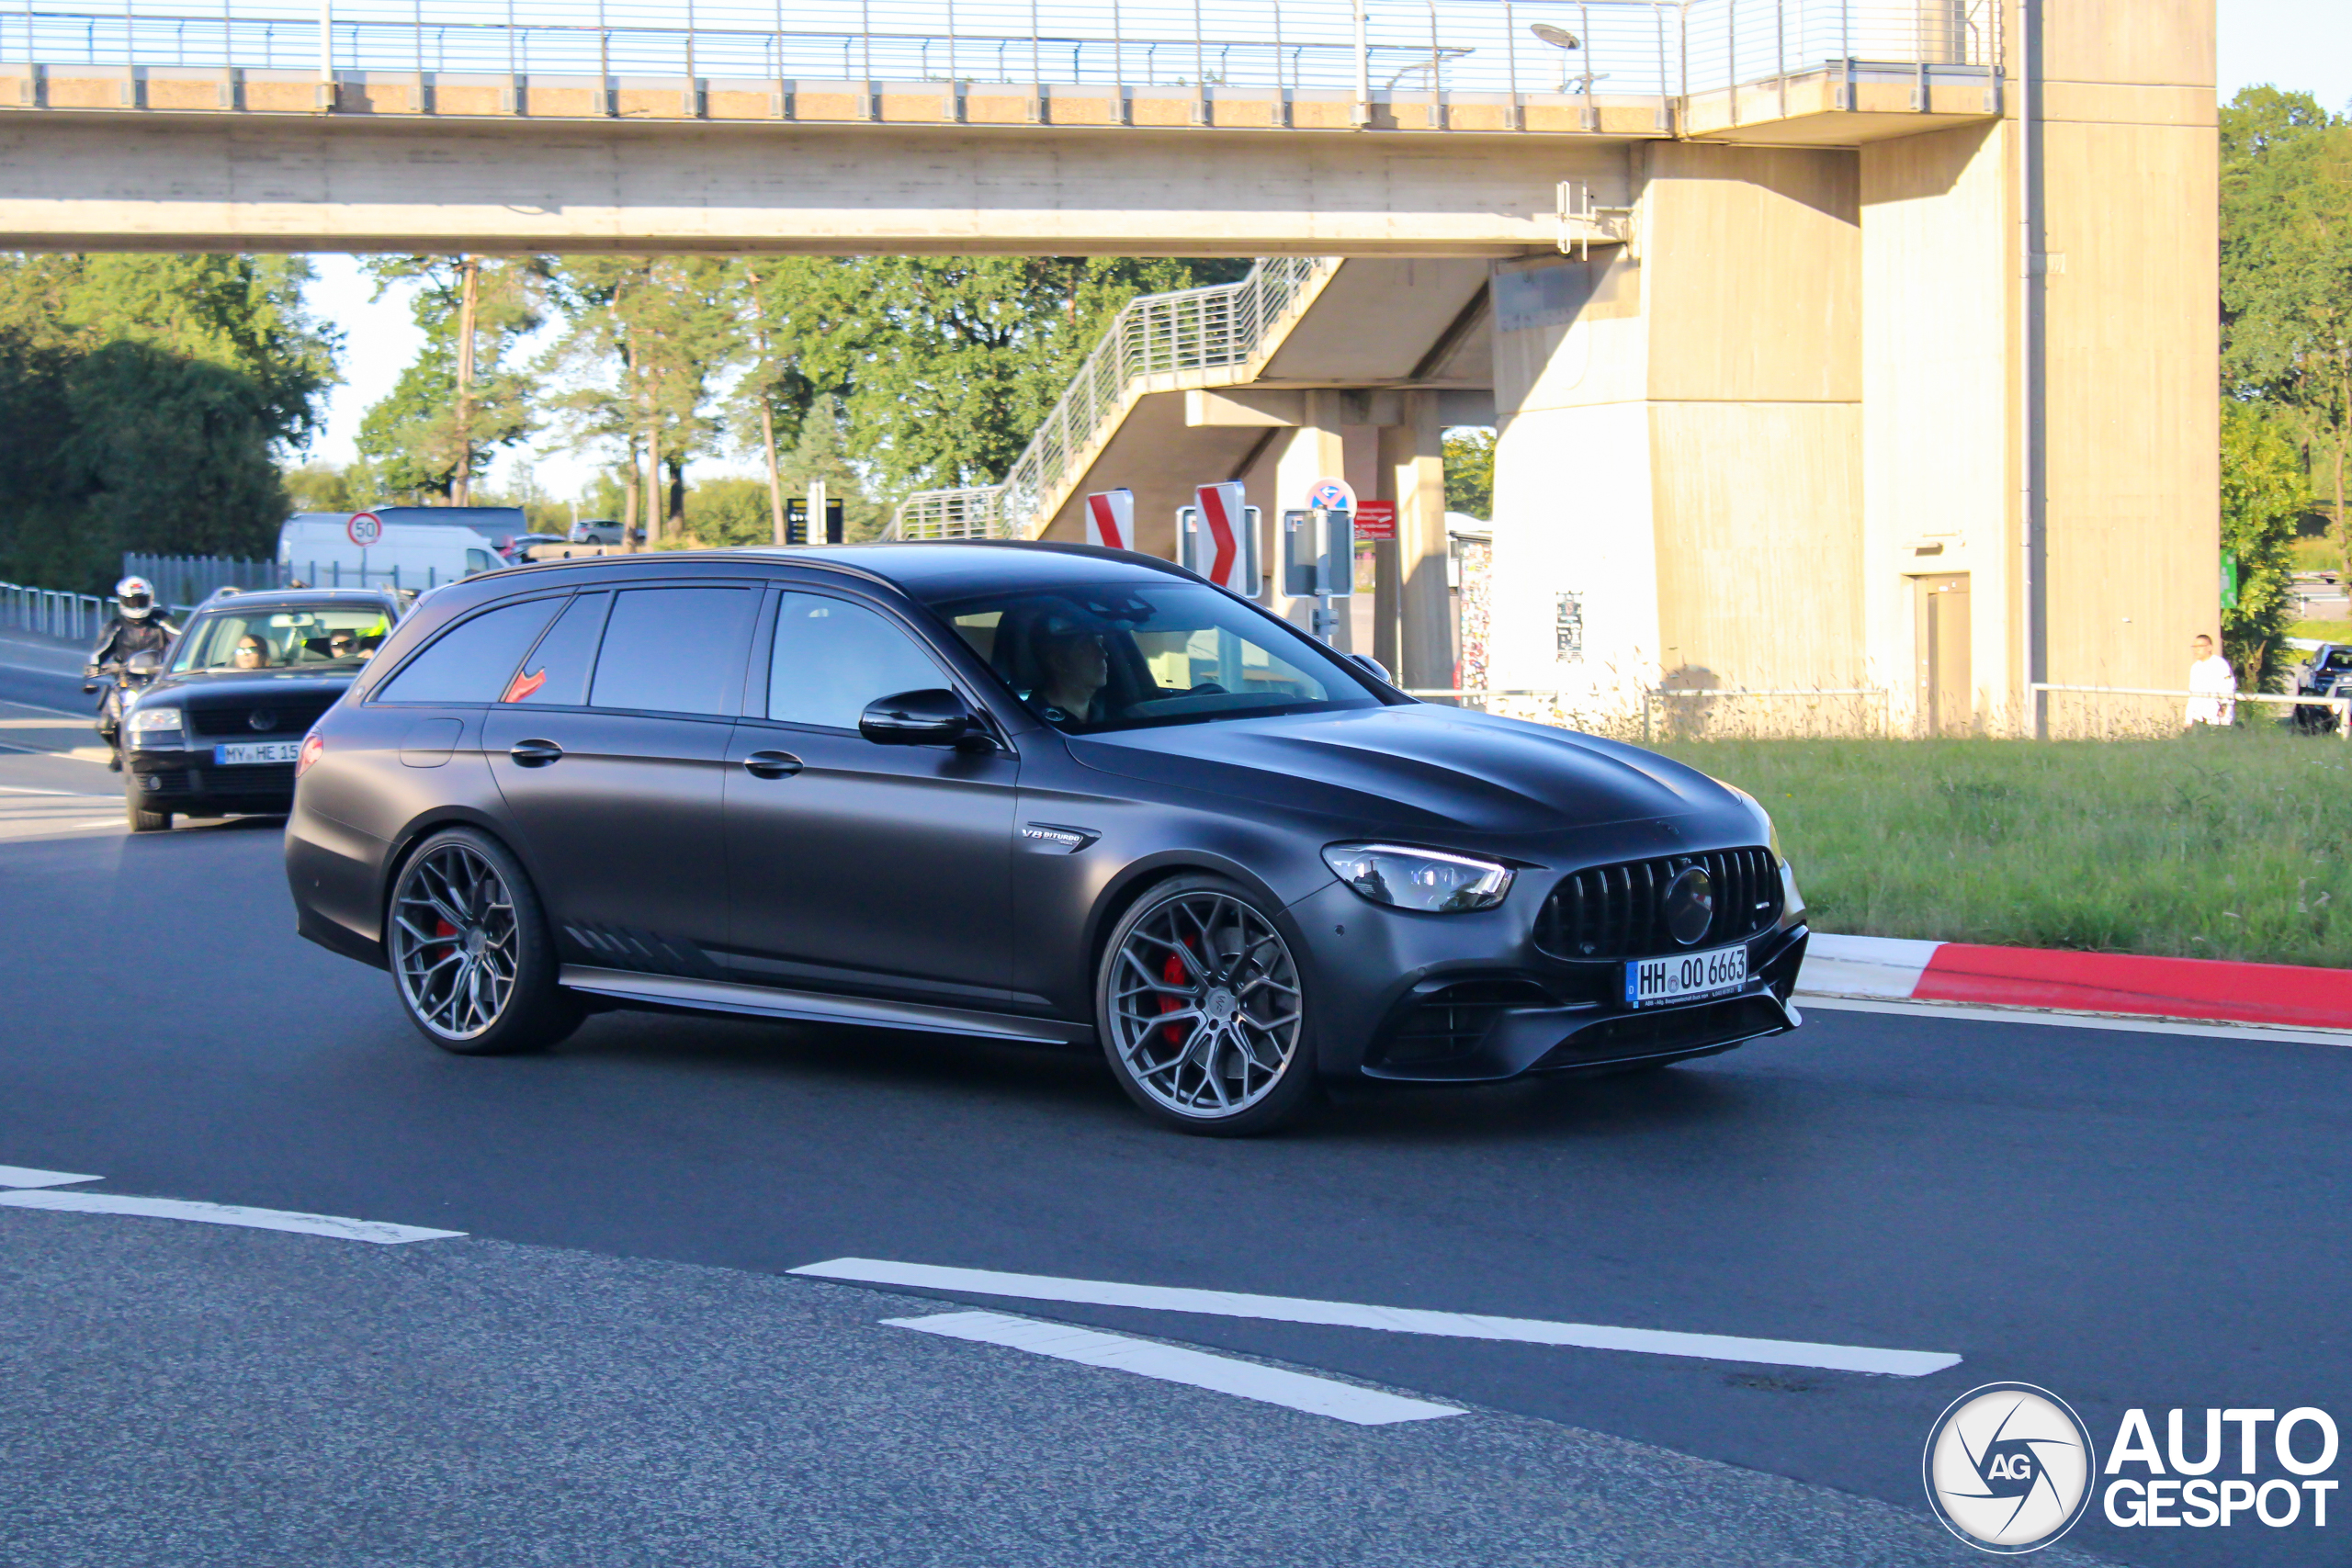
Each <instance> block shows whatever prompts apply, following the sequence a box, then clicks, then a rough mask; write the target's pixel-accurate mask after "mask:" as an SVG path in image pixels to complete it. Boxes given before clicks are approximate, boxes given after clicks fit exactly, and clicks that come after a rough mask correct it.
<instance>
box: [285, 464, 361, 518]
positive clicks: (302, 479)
mask: <svg viewBox="0 0 2352 1568" xmlns="http://www.w3.org/2000/svg"><path fill="white" fill-rule="evenodd" d="M285 481H286V498H287V500H288V502H289V503H291V505H292V506H293V508H294V510H295V511H297V512H359V511H363V510H365V509H366V508H368V507H370V506H373V505H375V504H376V503H377V502H379V501H380V500H382V499H383V497H382V494H381V492H380V491H379V488H378V486H377V483H376V474H375V470H374V469H373V468H369V467H368V459H367V458H365V457H360V458H357V459H356V460H354V461H352V462H350V463H346V464H345V465H343V466H342V467H340V468H338V467H337V466H336V465H334V464H333V463H316V462H313V463H305V464H303V465H302V466H301V467H300V468H288V469H287V470H286V473H285Z"/></svg>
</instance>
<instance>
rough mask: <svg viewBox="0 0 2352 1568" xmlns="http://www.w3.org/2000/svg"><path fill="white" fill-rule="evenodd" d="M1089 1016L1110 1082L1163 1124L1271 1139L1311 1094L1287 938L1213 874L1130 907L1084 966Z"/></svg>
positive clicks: (1311, 1043)
mask: <svg viewBox="0 0 2352 1568" xmlns="http://www.w3.org/2000/svg"><path fill="white" fill-rule="evenodd" d="M1285 998H1287V999H1286V1000H1285ZM1285 1007H1286V1008H1287V1009H1288V1011H1287V1013H1286V1014H1285V1013H1284V1012H1283V1008H1285ZM1162 1013H1172V1014H1179V1015H1182V1016H1179V1017H1177V1018H1175V1019H1174V1020H1173V1021H1162V1019H1161V1014H1162ZM1094 1018H1095V1027H1096V1029H1097V1030H1098V1031H1099V1032H1100V1033H1101V1035H1102V1039H1103V1056H1104V1058H1105V1059H1106V1060H1107V1061H1108V1062H1109V1063H1110V1065H1111V1076H1112V1077H1114V1078H1116V1079H1117V1080H1118V1082H1119V1087H1120V1088H1121V1089H1124V1090H1125V1091H1126V1095H1127V1098H1128V1099H1129V1100H1134V1101H1135V1102H1136V1106H1137V1107H1138V1108H1140V1109H1141V1110H1142V1111H1143V1112H1144V1114H1146V1115H1147V1116H1149V1117H1150V1118H1151V1119H1152V1120H1153V1121H1155V1122H1159V1124H1160V1125H1161V1126H1164V1127H1172V1128H1175V1129H1176V1130H1178V1131H1180V1132H1185V1133H1193V1134H1201V1135H1204V1136H1207V1137H1226V1138H1238V1137H1248V1136H1250V1135H1251V1134H1258V1133H1264V1132H1270V1131H1272V1129H1273V1128H1275V1127H1278V1126H1280V1125H1281V1124H1282V1123H1283V1122H1286V1121H1288V1120H1290V1119H1291V1118H1292V1117H1294V1116H1295V1115H1297V1114H1298V1112H1299V1111H1301V1110H1302V1109H1304V1108H1305V1107H1306V1105H1307V1104H1308V1103H1309V1102H1310V1101H1311V1100H1313V1099H1314V1098H1315V1096H1316V1093H1317V1089H1318V1087H1319V1086H1318V1085H1317V1081H1316V1066H1315V1063H1316V1055H1315V1034H1314V1028H1313V1023H1314V1018H1313V1014H1312V1013H1311V1011H1310V1010H1309V1009H1308V1008H1307V1005H1306V985H1305V980H1304V977H1303V976H1301V974H1300V972H1299V968H1298V964H1297V960H1296V957H1295V954H1294V953H1292V952H1291V949H1290V942H1289V939H1288V938H1286V937H1284V936H1283V932H1282V928H1281V926H1280V925H1278V924H1277V923H1276V922H1275V919H1274V918H1273V916H1272V913H1271V912H1270V911H1268V910H1267V909H1266V908H1265V907H1264V906H1263V905H1261V903H1260V901H1259V900H1258V898H1257V897H1255V896H1254V895H1252V894H1250V892H1249V891H1247V890H1246V889H1244V888H1243V887H1241V886H1239V885H1238V884H1236V883H1233V882H1230V881H1227V879H1226V878H1224V877H1221V876H1210V875H1205V874H1191V875H1185V876H1179V877H1174V878H1171V879H1170V880H1169V881H1167V882H1163V883H1160V884H1159V885H1158V886H1154V887H1152V888H1151V889H1150V890H1149V891H1148V892H1146V893H1145V894H1144V895H1143V897H1140V898H1137V899H1136V901H1135V903H1134V904H1133V905H1132V906H1131V907H1130V908H1128V910H1127V912H1126V914H1125V916H1123V917H1122V918H1121V919H1120V920H1119V922H1118V924H1117V925H1116V926H1115V927H1114V928H1113V930H1112V931H1111V936H1110V940H1109V941H1107V942H1104V943H1103V956H1102V958H1101V960H1100V962H1099V963H1098V964H1096V966H1095V977H1094ZM1180 1030H1181V1031H1182V1032H1181V1033H1179V1031H1180Z"/></svg>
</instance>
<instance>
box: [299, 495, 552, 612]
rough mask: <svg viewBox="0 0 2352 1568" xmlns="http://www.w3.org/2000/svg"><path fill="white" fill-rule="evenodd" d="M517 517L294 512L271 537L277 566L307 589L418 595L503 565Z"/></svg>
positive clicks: (474, 510)
mask: <svg viewBox="0 0 2352 1568" xmlns="http://www.w3.org/2000/svg"><path fill="white" fill-rule="evenodd" d="M436 512H442V513H452V514H454V515H448V516H438V517H436V516H433V515H431V514H432V513H436ZM521 517H522V513H521V511H520V510H519V509H517V508H508V507H488V506H481V507H467V508H463V509H460V508H457V507H447V508H442V507H425V506H388V507H385V508H383V509H382V510H381V511H379V512H298V513H295V514H294V515H293V516H291V517H289V518H288V519H287V520H286V525H285V526H284V527H282V528H280V529H279V530H278V533H277V564H278V565H279V566H280V567H281V568H283V569H284V570H285V572H286V575H287V577H288V580H289V581H294V582H300V583H302V584H305V585H307V586H309V587H311V588H405V589H409V590H411V591H413V592H424V590H426V589H429V588H437V587H439V586H440V585H441V584H442V583H445V582H455V581H457V580H458V579H459V578H461V577H471V576H473V575H474V574H475V573H476V572H481V571H489V570H492V569H493V568H496V567H502V566H504V565H506V564H507V561H506V558H505V557H504V555H503V554H502V553H501V551H502V547H503V546H504V545H507V544H510V543H511V542H512V541H513V539H514V536H515V534H518V533H520V532H522V531H523V530H522V528H521V526H520V520H521ZM510 518H511V519H513V523H512V524H509V521H508V520H509V519H510ZM502 525H504V526H502ZM502 535H503V537H502Z"/></svg>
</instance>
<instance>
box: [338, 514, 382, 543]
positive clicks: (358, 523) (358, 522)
mask: <svg viewBox="0 0 2352 1568" xmlns="http://www.w3.org/2000/svg"><path fill="white" fill-rule="evenodd" d="M343 531H344V532H345V533H346V534H348V535H350V536H351V542H352V543H353V544H355V545H357V546H358V547H360V548H361V549H363V550H364V549H366V548H367V547H368V546H370V545H372V544H374V543H375V542H376V541H377V540H379V539H380V538H382V537H383V536H384V520H383V519H382V518H380V517H379V516H377V515H376V514H375V513H372V512H355V513H352V514H351V521H350V522H348V523H346V524H345V525H343Z"/></svg>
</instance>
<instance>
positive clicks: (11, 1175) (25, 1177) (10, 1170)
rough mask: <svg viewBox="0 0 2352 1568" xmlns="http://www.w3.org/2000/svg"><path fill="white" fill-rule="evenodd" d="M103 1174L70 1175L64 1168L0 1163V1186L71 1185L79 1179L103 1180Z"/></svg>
mask: <svg viewBox="0 0 2352 1568" xmlns="http://www.w3.org/2000/svg"><path fill="white" fill-rule="evenodd" d="M105 1179H106V1178H104V1177H102V1176H68V1175H66V1174H65V1172H63V1171H62V1170H35V1169H34V1168H32V1167H30V1166H26V1165H0V1187H71V1186H73V1185H74V1183H75V1182H77V1181H103V1180H105Z"/></svg>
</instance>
